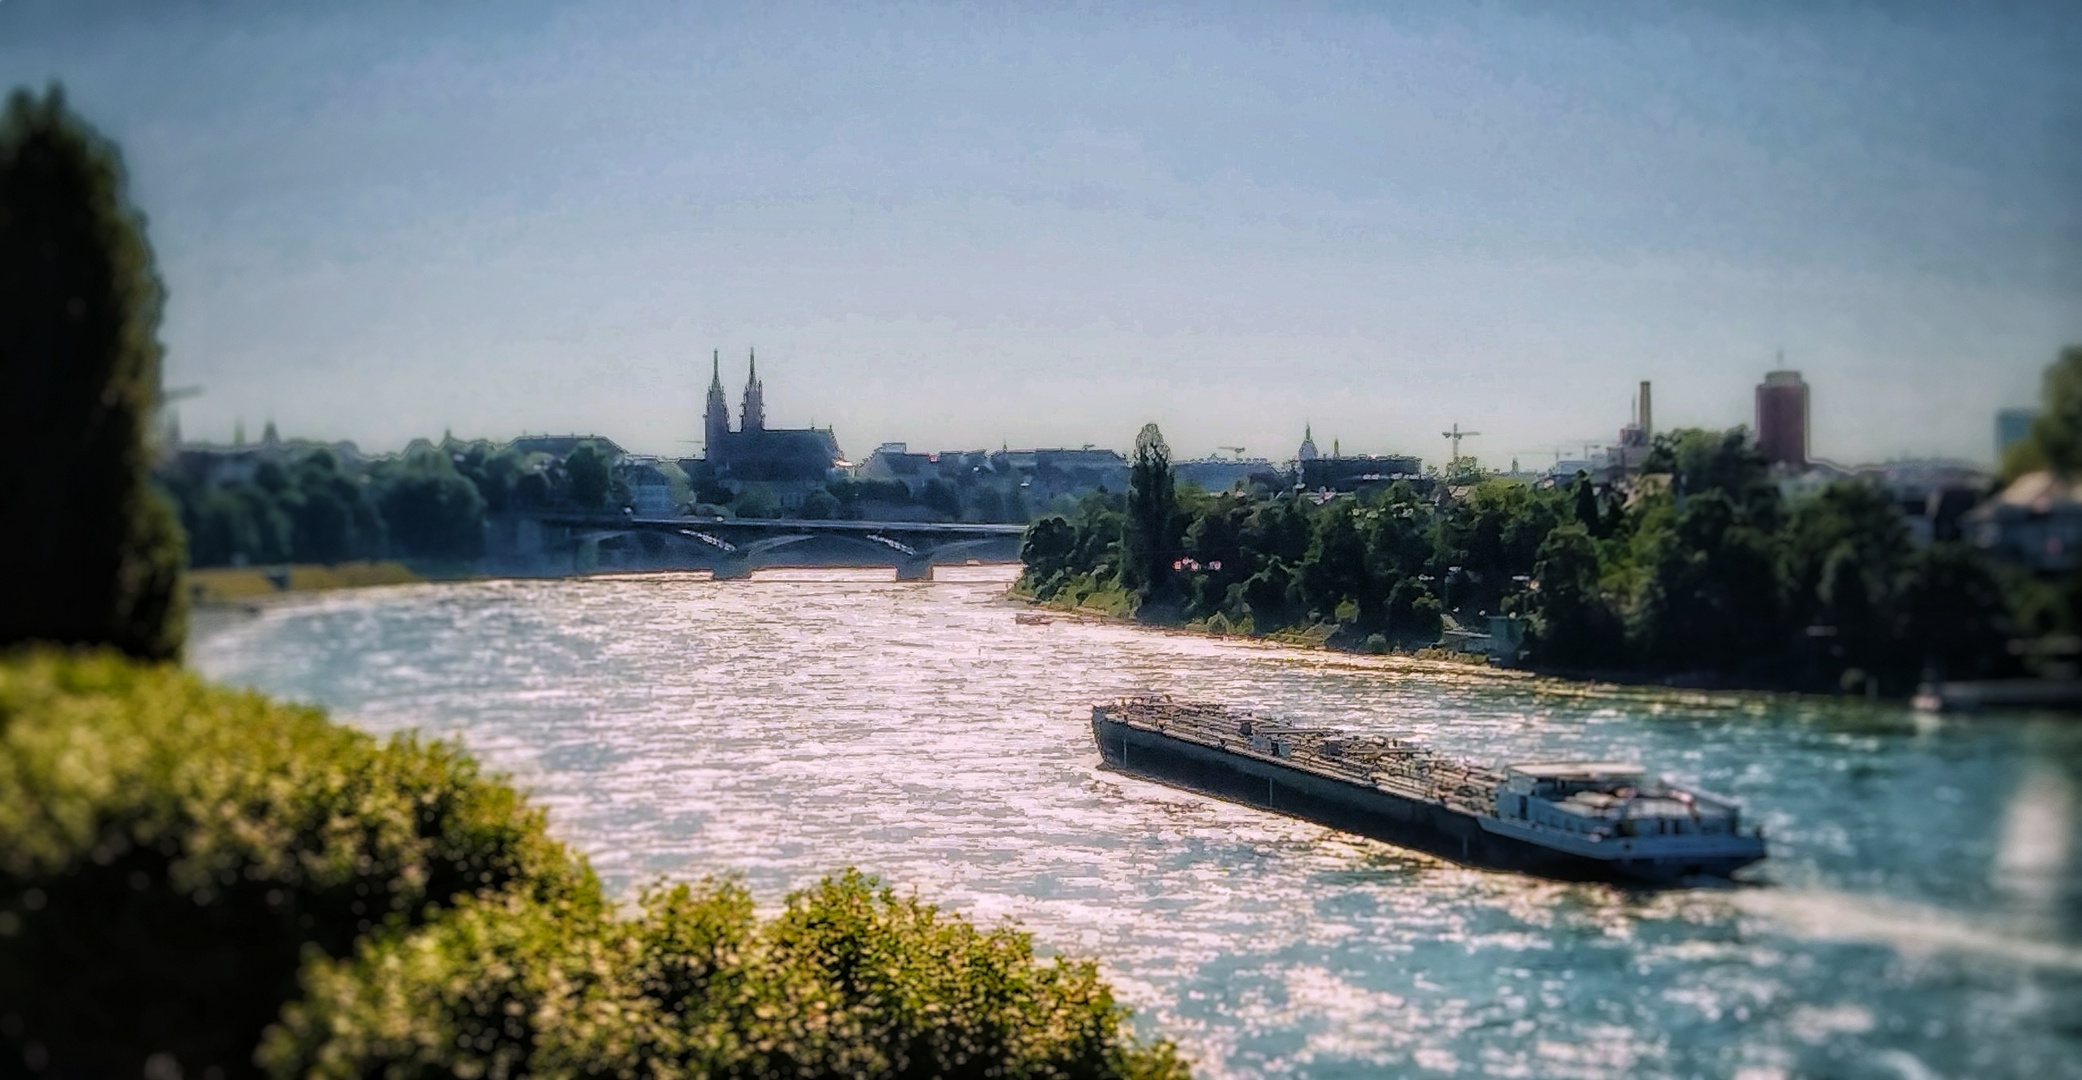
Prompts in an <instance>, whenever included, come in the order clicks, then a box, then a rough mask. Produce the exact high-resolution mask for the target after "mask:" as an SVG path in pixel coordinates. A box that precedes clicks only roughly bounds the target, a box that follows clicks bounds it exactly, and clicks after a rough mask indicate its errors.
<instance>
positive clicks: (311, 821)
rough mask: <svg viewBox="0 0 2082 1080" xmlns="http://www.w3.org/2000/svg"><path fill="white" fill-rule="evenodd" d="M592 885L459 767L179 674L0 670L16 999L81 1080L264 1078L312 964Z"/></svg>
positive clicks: (3, 827)
mask: <svg viewBox="0 0 2082 1080" xmlns="http://www.w3.org/2000/svg"><path fill="white" fill-rule="evenodd" d="M502 889H505V890H518V891H520V892H523V893H525V894H527V895H530V896H536V897H540V898H543V899H545V900H546V899H551V898H557V897H584V896H587V895H590V893H591V890H592V889H593V885H592V883H591V878H590V877H589V876H588V875H587V874H586V872H585V870H584V868H583V867H581V866H578V865H576V864H574V863H573V862H571V861H570V860H569V858H568V857H566V856H565V855H564V853H563V852H562V850H561V849H560V848H559V847H558V846H557V845H556V844H554V843H553V842H551V841H550V840H549V839H548V838H547V837H546V836H545V835H544V834H543V831H542V822H541V816H540V815H539V814H537V813H534V812H532V811H529V810H528V809H527V808H526V807H525V806H524V805H522V803H521V802H520V800H519V798H518V797H517V796H516V795H515V794H514V793H513V792H512V790H511V789H509V788H506V787H504V786H503V785H497V784H489V783H486V782H484V781H483V780H482V779H481V778H480V777H479V776H478V773H477V771H476V768H475V767H474V766H473V765H472V764H471V763H470V762H469V761H468V759H466V758H463V757H462V756H461V755H460V754H458V753H457V752H456V751H455V750H454V749H452V748H451V747H448V746H445V745H441V744H433V745H427V744H421V743H417V742H414V741H411V740H401V741H394V742H392V743H390V744H388V745H378V744H377V743H375V742H374V741H373V740H371V739H370V738H368V737H367V736H365V735H360V734H356V733H354V732H351V731H349V730H347V729H344V728H339V727H335V726H333V725H331V724H329V723H327V722H326V721H325V720H324V718H323V717H322V716H320V715H319V714H318V713H316V712H314V711H311V710H306V709H296V708H285V707H283V706H279V705H274V704H271V703H269V702H267V701H265V700H263V699H261V698H260V697H258V696H256V695H252V694H239V693H228V692H225V691H220V690H213V689H210V688H208V687H205V686H204V685H202V683H200V682H199V681H198V680H197V679H195V678H194V677H193V676H191V675H188V674H185V673H183V672H180V671H178V670H175V669H171V668H150V667H139V666H133V665H129V664H124V663H121V662H119V661H117V660H116V659H114V658H112V657H108V656H99V657H83V658H74V657H67V656H63V655H60V654H55V653H42V654H32V655H28V656H17V657H15V658H13V659H11V660H8V661H6V662H4V663H0V931H4V936H0V1000H4V1001H7V1002H10V1003H11V1004H10V1005H9V1009H10V1010H11V1011H14V1012H16V1013H18V1014H19V1016H20V1017H21V1024H22V1026H21V1028H20V1031H19V1032H18V1033H10V1034H9V1035H8V1036H7V1038H8V1040H9V1041H10V1042H11V1043H12V1045H11V1046H10V1048H9V1049H10V1050H11V1051H12V1053H13V1054H14V1055H16V1056H15V1060H20V1058H19V1056H18V1055H19V1054H20V1052H21V1050H22V1048H23V1046H24V1045H25V1044H26V1043H27V1042H29V1041H35V1042H38V1043H40V1044H41V1045H42V1047H43V1048H44V1051H45V1052H46V1053H47V1054H48V1055H49V1057H50V1060H51V1061H52V1062H54V1063H56V1064H58V1065H60V1066H61V1067H63V1068H64V1069H65V1071H67V1072H68V1073H77V1074H94V1075H102V1074H105V1075H115V1074H118V1073H125V1074H129V1075H136V1074H137V1073H138V1071H139V1069H140V1067H141V1065H142V1063H143V1061H144V1059H145V1057H146V1056H148V1055H150V1054H153V1053H159V1052H165V1053H171V1054H173V1055H174V1056H175V1057H176V1058H177V1059H178V1060H179V1061H180V1062H181V1063H182V1064H183V1065H184V1066H186V1067H187V1068H188V1069H189V1071H190V1074H191V1075H201V1071H202V1069H204V1068H205V1067H208V1066H212V1065H215V1066H217V1067H220V1068H223V1069H225V1070H227V1072H228V1073H230V1074H234V1075H236V1074H240V1073H245V1072H249V1071H250V1067H249V1065H248V1062H249V1060H250V1057H251V1054H252V1050H253V1046H254V1044H255V1043H256V1042H257V1040H258V1039H259V1037H260V1032H261V1029H262V1028H263V1027H264V1026H265V1025H267V1024H268V1023H269V1022H271V1021H272V1020H274V1018H275V1016H276V1013H277V1012H278V1010H279V1009H280V1007H281V1003H282V1002H283V1000H284V999H285V998H286V997H287V996H289V995H290V994H292V993H293V991H294V989H295V985H296V972H297V969H298V966H299V964H300V962H301V961H302V958H303V955H304V950H305V949H306V948H313V949H316V950H318V951H319V952H322V953H326V954H330V955H335V956H344V955H346V954H347V953H348V952H349V951H350V950H351V949H352V947H353V945H354V942H355V939H356V938H357V937H358V936H360V935H361V934H363V933H366V932H368V931H369V930H371V929H373V928H376V927H379V926H398V927H405V926H411V925H415V924H417V923H419V922H422V921H424V920H425V919H426V918H428V917H429V916H430V915H431V914H432V910H433V906H434V905H436V904H445V903H447V902H449V901H450V899H451V898H452V897H454V896H456V895H458V894H462V893H471V892H476V891H480V890H502Z"/></svg>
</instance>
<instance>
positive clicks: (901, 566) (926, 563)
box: [896, 555, 933, 581]
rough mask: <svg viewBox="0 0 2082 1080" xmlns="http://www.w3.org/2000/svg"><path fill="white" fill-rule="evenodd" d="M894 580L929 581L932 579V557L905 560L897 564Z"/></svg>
mask: <svg viewBox="0 0 2082 1080" xmlns="http://www.w3.org/2000/svg"><path fill="white" fill-rule="evenodd" d="M896 579H897V580H898V581H931V580H932V579H933V560H932V556H930V555H928V556H926V557H925V558H922V559H905V560H903V561H902V562H899V563H897V564H896Z"/></svg>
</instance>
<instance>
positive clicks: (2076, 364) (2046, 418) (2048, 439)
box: [2030, 345, 2082, 478]
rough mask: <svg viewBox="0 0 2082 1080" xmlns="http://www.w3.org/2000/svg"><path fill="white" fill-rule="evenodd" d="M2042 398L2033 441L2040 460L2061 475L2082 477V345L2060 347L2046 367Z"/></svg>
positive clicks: (2040, 395)
mask: <svg viewBox="0 0 2082 1080" xmlns="http://www.w3.org/2000/svg"><path fill="white" fill-rule="evenodd" d="M2039 398H2040V400H2039V405H2040V412H2039V418H2038V420H2037V421H2035V422H2034V423H2033V424H2032V426H2031V440H2030V441H2031V443H2032V444H2033V445H2035V446H2036V447H2037V449H2038V456H2039V459H2040V460H2041V461H2043V462H2044V463H2045V467H2046V468H2049V469H2052V470H2053V471H2054V472H2056V473H2059V474H2060V475H2062V476H2065V477H2071V478H2072V477H2082V345H2070V346H2068V347H2067V348H2065V349H2062V350H2060V357H2059V358H2058V359H2056V360H2054V361H2053V363H2052V365H2051V366H2049V367H2048V368H2047V369H2046V378H2045V382H2044V384H2043V388H2042V389H2041V390H2040V392H2039Z"/></svg>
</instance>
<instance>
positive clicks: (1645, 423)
mask: <svg viewBox="0 0 2082 1080" xmlns="http://www.w3.org/2000/svg"><path fill="white" fill-rule="evenodd" d="M1653 438H1655V422H1654V421H1653V420H1651V419H1649V415H1648V380H1647V379H1643V380H1641V440H1642V441H1643V442H1647V441H1649V440H1651V439H1653Z"/></svg>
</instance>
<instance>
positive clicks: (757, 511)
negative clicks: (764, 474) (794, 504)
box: [730, 481, 781, 518]
mask: <svg viewBox="0 0 2082 1080" xmlns="http://www.w3.org/2000/svg"><path fill="white" fill-rule="evenodd" d="M730 511H731V513H733V514H735V515H737V516H738V517H741V518H770V517H774V516H776V515H778V514H779V513H780V512H781V504H780V502H779V500H777V499H775V498H774V489H773V488H771V487H768V486H767V485H765V484H762V483H758V482H756V481H755V482H753V483H749V484H746V485H744V486H743V487H741V488H739V489H738V492H737V496H736V497H735V498H733V499H731V500H730Z"/></svg>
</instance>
